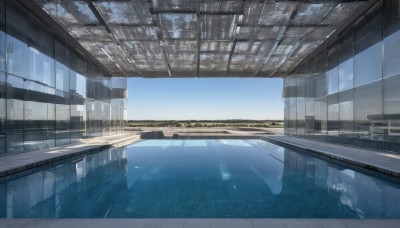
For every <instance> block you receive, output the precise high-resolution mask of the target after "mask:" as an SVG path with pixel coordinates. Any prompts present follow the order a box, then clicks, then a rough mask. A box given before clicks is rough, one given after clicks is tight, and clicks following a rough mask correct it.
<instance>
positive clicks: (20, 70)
mask: <svg viewBox="0 0 400 228" xmlns="http://www.w3.org/2000/svg"><path fill="white" fill-rule="evenodd" d="M28 15H29V14H28V12H27V11H26V10H25V9H24V8H23V7H21V6H20V5H19V4H18V3H17V2H16V1H7V13H6V17H7V18H6V21H7V26H6V28H7V37H6V40H7V41H6V47H7V70H8V73H10V74H14V75H18V76H20V77H23V78H30V74H29V72H30V69H29V61H21V60H22V59H26V57H27V56H29V53H30V51H29V47H28V45H27V44H28V31H29V18H28Z"/></svg>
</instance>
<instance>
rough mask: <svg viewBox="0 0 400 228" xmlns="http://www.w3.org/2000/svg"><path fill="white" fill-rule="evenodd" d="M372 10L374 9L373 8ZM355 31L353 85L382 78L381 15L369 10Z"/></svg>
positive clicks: (378, 12) (379, 12)
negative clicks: (362, 22)
mask: <svg viewBox="0 0 400 228" xmlns="http://www.w3.org/2000/svg"><path fill="white" fill-rule="evenodd" d="M372 11H376V10H375V9H373V10H372ZM367 17H368V19H365V22H364V24H362V25H361V26H359V27H358V29H356V31H355V56H354V85H355V86H359V85H363V84H366V83H369V82H373V81H376V80H379V79H381V78H382V15H381V11H376V12H369V13H368V14H367Z"/></svg>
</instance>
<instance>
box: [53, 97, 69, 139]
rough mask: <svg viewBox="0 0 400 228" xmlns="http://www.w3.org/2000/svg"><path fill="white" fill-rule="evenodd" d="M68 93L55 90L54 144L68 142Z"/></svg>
mask: <svg viewBox="0 0 400 228" xmlns="http://www.w3.org/2000/svg"><path fill="white" fill-rule="evenodd" d="M70 116H71V112H70V98H69V93H66V92H63V91H58V90H56V146H60V145H64V144H67V143H70V140H71V135H70V133H71V131H70Z"/></svg>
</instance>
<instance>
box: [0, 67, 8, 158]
mask: <svg viewBox="0 0 400 228" xmlns="http://www.w3.org/2000/svg"><path fill="white" fill-rule="evenodd" d="M6 115H7V113H6V75H5V74H4V73H3V72H0V155H1V154H2V153H5V152H6Z"/></svg>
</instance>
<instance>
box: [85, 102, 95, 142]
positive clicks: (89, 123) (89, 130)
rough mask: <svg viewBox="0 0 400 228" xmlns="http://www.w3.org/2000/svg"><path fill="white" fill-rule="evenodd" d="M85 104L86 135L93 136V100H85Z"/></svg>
mask: <svg viewBox="0 0 400 228" xmlns="http://www.w3.org/2000/svg"><path fill="white" fill-rule="evenodd" d="M85 106H86V135H85V136H86V137H93V136H94V135H95V134H94V132H95V113H94V112H95V110H94V101H93V100H88V99H86V100H85Z"/></svg>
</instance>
